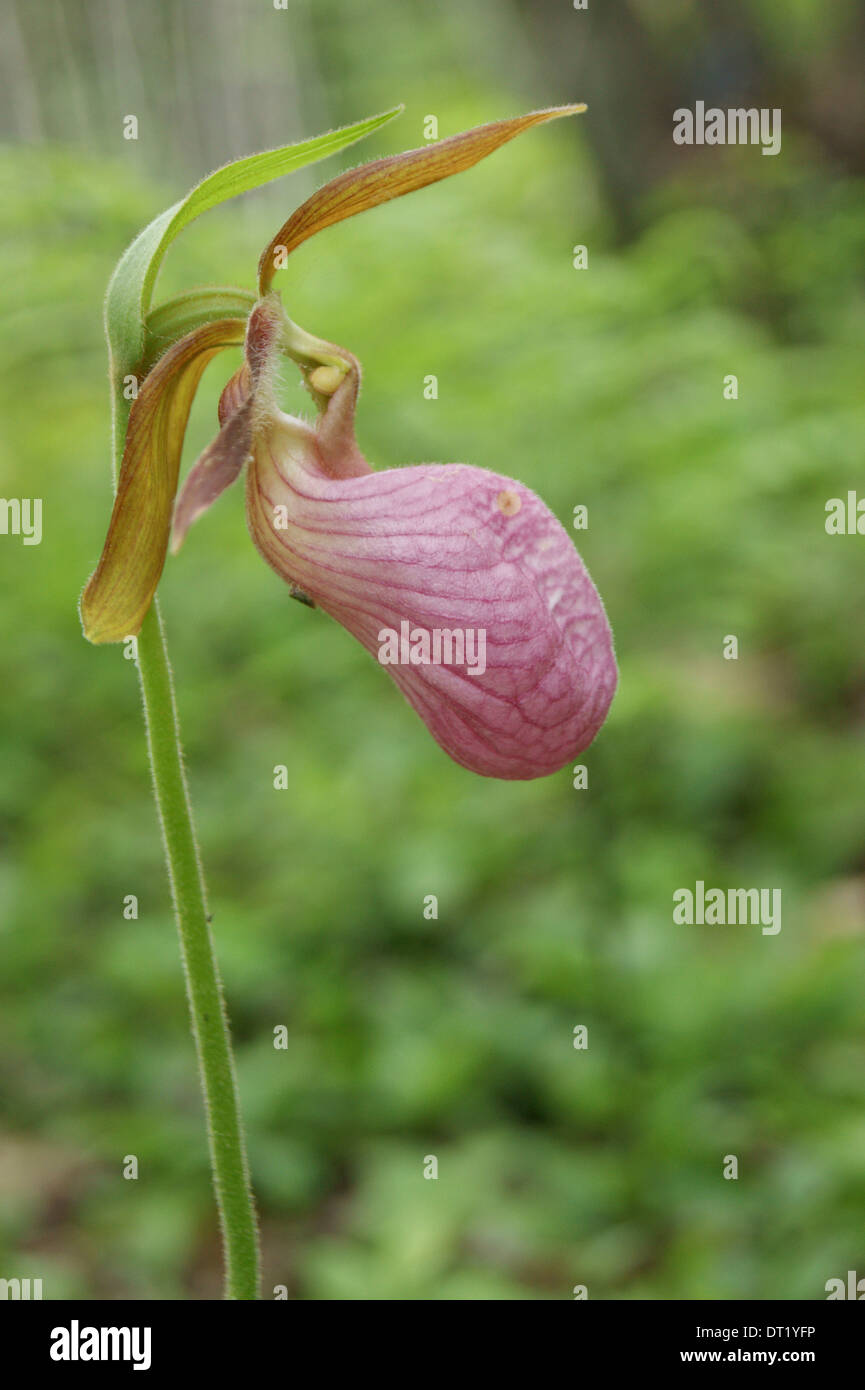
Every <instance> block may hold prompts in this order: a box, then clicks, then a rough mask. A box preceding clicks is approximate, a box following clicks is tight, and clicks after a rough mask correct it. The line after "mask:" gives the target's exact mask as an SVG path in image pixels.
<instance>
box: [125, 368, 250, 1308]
mask: <svg viewBox="0 0 865 1390" xmlns="http://www.w3.org/2000/svg"><path fill="white" fill-rule="evenodd" d="M127 418H128V403H127V402H126V401H124V400H123V398H122V396H121V395H120V394H119V393H118V395H117V396H116V397H115V410H114V427H115V460H117V459H119V457H120V455H121V454H122V450H123V440H124V438H125V426H126V421H127ZM137 664H138V675H139V678H140V682H141V694H142V700H143V703H144V721H145V725H146V729H147V744H148V749H149V753H150V766H151V770H152V773H153V789H154V794H155V797H156V805H157V809H158V811H159V819H160V822H161V825H162V838H163V843H164V846H165V858H166V862H167V865H168V876H169V880H170V882H171V894H172V898H173V901H174V912H175V916H176V919H177V928H178V932H179V935H180V954H181V958H182V961H183V969H184V974H185V977H186V995H187V999H188V1001H189V1014H190V1021H191V1025H192V1036H193V1038H194V1039H195V1048H196V1052H197V1054H198V1070H199V1076H200V1080H201V1090H202V1095H203V1098H204V1108H205V1114H206V1118H207V1138H208V1145H209V1150H210V1163H211V1169H212V1173H213V1189H214V1194H215V1197H216V1206H217V1210H218V1212H219V1224H220V1229H221V1232H222V1244H223V1254H224V1260H225V1296H226V1298H238V1299H256V1298H258V1297H259V1296H260V1273H259V1265H260V1259H259V1249H258V1223H257V1219H256V1214H255V1202H254V1199H253V1195H252V1187H251V1184H250V1179H249V1166H248V1163H247V1157H246V1141H245V1137H244V1132H243V1122H242V1119H241V1115H240V1100H239V1095H238V1089H237V1075H236V1071H235V1065H234V1053H233V1050H232V1046H231V1035H230V1031H229V1026H228V1017H227V1014H226V1011H225V1000H224V997H223V992H222V982H221V980H220V976H219V967H218V964H217V960H216V951H215V948H214V943H213V935H212V933H211V930H210V919H209V916H208V911H207V897H206V889H205V884H204V874H203V872H202V868H201V859H200V856H199V853H198V844H197V841H196V838H195V827H194V823H193V817H192V807H191V804H190V799H189V788H188V786H187V782H186V774H185V772H184V768H183V754H182V750H181V743H180V727H179V723H178V718H177V706H176V703H175V699H174V685H173V681H172V676H171V665H170V663H169V659H168V649H167V646H166V642H165V630H164V628H163V624H162V618H161V616H160V613H159V609H158V606H157V603H156V600H155V599H154V601H153V604H152V605H151V607H150V610H149V612H148V613H147V616H146V617H145V619H144V622H143V624H142V627H141V631H140V633H139V635H138V663H137Z"/></svg>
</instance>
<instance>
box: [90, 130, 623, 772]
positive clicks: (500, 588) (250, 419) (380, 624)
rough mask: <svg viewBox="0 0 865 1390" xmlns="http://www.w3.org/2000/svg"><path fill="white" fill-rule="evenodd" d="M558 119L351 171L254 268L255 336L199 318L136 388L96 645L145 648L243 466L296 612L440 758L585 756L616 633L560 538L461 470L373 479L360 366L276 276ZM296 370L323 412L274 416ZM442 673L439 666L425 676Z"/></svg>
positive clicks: (511, 488)
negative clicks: (158, 609) (310, 612)
mask: <svg viewBox="0 0 865 1390" xmlns="http://www.w3.org/2000/svg"><path fill="white" fill-rule="evenodd" d="M582 109H583V108H581V107H560V108H553V109H550V110H546V111H540V112H534V113H532V114H530V115H528V116H523V117H520V118H517V119H515V120H510V121H500V122H496V123H494V124H492V125H487V126H481V127H478V128H477V129H475V130H472V131H468V132H465V133H464V134H461V135H458V136H455V137H453V138H451V139H448V140H442V141H439V142H437V143H436V144H433V145H429V146H426V147H424V148H422V149H420V150H412V151H409V152H408V153H406V154H402V155H396V156H392V157H390V158H386V159H381V160H377V161H374V162H373V163H371V164H367V165H362V166H360V168H357V169H353V170H349V171H348V172H347V173H345V174H342V175H340V176H339V177H338V178H337V179H335V180H333V181H332V182H331V183H329V184H326V185H325V186H324V187H323V188H322V189H320V190H319V191H318V192H317V193H315V194H313V196H312V197H311V198H310V199H308V200H307V201H306V202H305V203H304V204H303V205H302V206H301V207H300V208H298V209H297V211H296V212H295V213H294V214H293V215H292V217H291V218H290V219H289V220H288V222H286V224H285V225H284V226H283V227H282V228H281V229H280V231H279V232H278V233H277V235H276V236H275V237H274V239H273V240H272V242H271V243H270V245H269V246H268V247H267V248H266V249H265V251H264V253H263V255H262V257H261V260H260V263H259V281H258V296H257V299H256V300H255V301H254V302H253V304H252V305H251V307H250V305H249V303H248V302H247V301H245V300H242V299H241V303H242V307H243V311H244V312H245V313H247V317H246V322H245V325H244V323H243V322H242V320H241V319H240V318H239V317H238V316H236V315H233V316H232V317H230V318H213V317H210V318H207V319H206V321H204V322H201V323H197V324H196V326H195V327H193V328H192V329H191V331H189V332H188V333H185V334H183V336H181V337H179V338H178V339H177V340H176V341H175V342H173V343H172V345H171V346H170V347H169V348H168V350H167V351H166V352H164V354H163V355H162V356H161V357H159V358H158V360H156V361H155V362H154V363H153V365H152V367H151V368H150V370H149V371H148V372H147V374H146V376H145V378H144V381H143V383H142V386H141V389H140V392H139V394H138V396H137V399H136V400H135V402H134V404H133V406H132V410H131V414H130V421H129V429H128V433H127V440H126V448H125V451H124V454H123V459H122V464H121V470H120V478H119V486H118V491H117V497H116V501H115V506H114V512H113V515H112V518H111V524H110V528H109V532H108V537H107V540H106V543H105V549H104V551H103V555H102V558H101V560H100V562H99V566H98V568H97V570H96V572H95V574H94V576H93V578H92V579H91V581H90V583H89V585H88V586H87V589H86V591H85V594H84V597H83V600H82V617H83V621H84V628H85V633H86V635H87V636H88V637H89V638H90V639H91V640H92V641H95V642H110V641H118V640H121V639H122V638H124V637H126V636H128V635H129V634H130V633H134V632H135V631H137V629H138V626H139V625H140V623H141V621H142V619H143V617H144V615H145V613H146V611H147V609H148V607H149V606H150V603H151V600H152V597H153V594H154V592H155V589H156V586H157V584H158V581H159V578H160V575H161V573H162V569H163V565H164V562H165V558H166V553H167V551H168V547H169V535H170V533H173V534H172V538H171V549H172V550H174V551H176V550H177V549H178V548H179V546H180V545H181V543H182V542H183V540H184V538H185V536H186V534H187V531H188V530H189V527H190V525H191V523H192V522H193V521H195V520H196V519H197V518H198V517H199V516H201V514H202V513H203V512H205V511H206V510H207V508H208V507H210V505H211V504H212V503H213V502H214V501H215V499H216V498H217V497H218V496H219V495H220V493H222V492H223V491H224V489H225V488H227V487H228V486H229V485H230V484H231V483H233V482H234V481H235V480H236V479H237V478H238V476H239V475H240V473H241V471H242V470H243V468H244V467H246V511H247V521H248V525H249V530H250V533H251V536H252V539H253V541H254V543H255V546H256V548H257V549H258V551H259V553H260V554H261V556H262V557H263V558H264V559H265V560H266V561H267V563H268V564H269V565H270V566H271V567H272V568H273V569H274V570H275V571H276V573H277V574H278V575H280V577H281V578H282V579H284V580H285V581H286V583H287V584H288V585H289V586H290V589H291V592H292V595H293V596H294V597H297V598H300V599H302V600H303V601H304V602H306V603H307V604H309V605H310V606H312V607H315V608H318V609H321V610H323V611H324V612H325V613H327V614H329V615H330V616H331V617H332V618H335V619H336V621H337V622H339V623H340V624H342V626H343V627H344V628H346V629H347V631H349V632H350V633H351V634H352V635H353V636H354V637H355V638H357V640H358V641H359V642H360V643H361V644H362V645H363V646H364V647H365V648H366V649H367V651H369V652H370V653H372V654H373V655H374V656H376V657H377V658H378V660H379V661H380V662H381V663H382V664H383V665H385V668H386V670H387V671H388V673H389V674H390V675H391V676H392V677H393V679H394V681H395V682H396V684H397V685H398V686H399V688H400V689H401V690H402V692H403V694H404V695H405V697H406V699H407V700H408V701H409V703H410V704H411V705H412V706H413V708H414V709H415V710H416V712H417V713H418V714H419V715H420V717H421V719H422V720H423V721H424V723H425V724H426V725H427V728H428V729H429V731H430V732H431V734H432V735H433V737H434V738H435V739H436V740H437V741H438V743H439V744H440V745H441V747H442V748H443V749H444V750H445V752H447V753H448V754H449V755H450V756H451V757H452V758H453V759H454V760H455V761H456V762H457V763H460V764H462V765H463V766H464V767H466V768H469V769H470V770H471V771H473V772H476V773H480V774H482V775H485V776H489V777H499V778H511V779H513V778H533V777H540V776H545V775H547V774H549V773H553V772H555V771H557V770H558V769H559V768H561V767H563V766H564V765H565V764H566V763H568V762H569V761H570V760H571V759H572V758H573V757H574V756H575V755H576V754H578V753H579V752H581V751H582V750H583V749H584V748H585V747H586V746H587V745H588V744H589V743H591V741H592V739H593V738H594V737H595V735H596V733H597V732H598V730H599V729H600V727H601V725H602V724H603V722H604V719H605V718H606V715H607V711H608V709H609V706H610V702H611V700H612V698H613V694H614V691H615V687H616V662H615V657H614V654H613V644H612V637H611V633H610V627H609V624H608V622H607V618H606V615H605V612H604V608H603V605H602V603H601V600H600V598H599V596H598V592H597V590H596V589H595V586H594V584H593V583H592V581H591V579H590V577H589V575H588V572H587V570H586V568H585V565H584V564H583V562H582V560H581V559H580V556H579V555H578V553H577V551H576V549H575V548H574V545H573V543H572V540H571V538H570V537H569V535H568V534H567V532H566V531H565V529H564V527H563V526H562V525H561V524H560V523H559V522H558V521H557V520H556V518H555V517H554V516H553V514H552V513H551V512H550V511H549V509H548V508H547V507H546V506H545V504H544V503H543V502H542V501H541V500H540V498H539V497H537V496H536V495H535V494H534V493H533V492H531V491H530V490H529V488H528V487H527V486H525V484H524V483H523V482H521V481H516V480H515V479H513V478H509V477H504V476H502V475H501V474H498V473H494V472H489V471H487V470H485V469H482V468H476V467H472V466H470V465H468V464H465V463H454V464H439V463H425V464H420V465H407V466H404V467H400V468H387V469H381V470H373V468H371V466H370V464H369V463H368V462H367V460H366V458H365V457H364V455H363V453H362V452H361V450H360V448H359V446H358V443H357V440H356V437H355V410H356V406H357V401H358V393H359V390H360V383H361V368H360V365H359V363H358V361H357V360H356V358H355V357H354V356H353V355H352V354H351V353H350V352H348V351H347V350H346V349H345V348H343V347H339V346H337V345H335V344H333V343H329V342H325V341H323V340H322V339H319V338H316V337H314V336H313V335H311V334H309V333H306V332H304V330H302V329H301V328H299V327H298V325H297V324H295V323H293V322H292V320H291V319H290V318H289V317H288V315H287V314H286V312H285V311H284V309H283V306H282V303H281V299H280V296H279V295H278V294H277V292H276V291H275V290H274V289H273V287H272V281H273V277H274V273H275V271H276V270H277V269H278V268H281V266H282V265H284V264H285V261H286V259H287V257H288V255H289V254H290V253H291V252H292V251H293V250H295V248H296V247H297V246H299V245H300V244H301V243H302V242H303V241H305V240H306V239H307V238H308V237H310V236H312V235H313V234H315V233H317V232H319V231H321V230H322V229H323V228H325V227H328V226H331V225H333V224H334V223H336V222H338V221H341V220H343V219H344V218H347V217H351V216H354V215H355V214H357V213H358V212H361V211H363V210H364V209H366V208H370V207H374V206H376V205H377V204H378V203H382V202H385V201H387V200H388V199H391V198H395V197H398V196H401V195H403V194H405V193H408V192H411V191H412V190H414V189H417V188H420V187H422V186H424V185H425V184H429V183H432V182H435V181H437V180H439V179H442V178H445V177H447V176H449V175H450V174H453V173H457V172H459V171H460V170H462V169H466V168H469V167H470V166H471V165H472V164H475V163H476V162H477V161H478V160H479V159H481V158H483V157H484V156H485V155H487V154H489V153H491V152H492V150H494V149H496V148H497V147H498V146H499V145H501V144H503V143H505V141H507V140H510V139H512V138H513V137H514V136H515V135H517V134H519V133H520V132H521V131H522V130H525V129H528V128H529V127H530V126H533V125H535V124H538V123H540V122H542V121H547V120H550V119H552V118H554V117H556V116H560V115H565V114H570V113H571V112H573V111H577V110H582ZM241 340H242V341H243V342H244V361H243V365H242V366H241V367H240V369H239V370H238V371H237V372H236V373H235V374H234V376H232V378H231V380H230V381H229V382H228V384H227V385H226V387H225V389H224V390H223V392H222V395H221V398H220V402H219V412H218V413H219V425H220V429H219V433H218V434H217V436H216V438H215V439H214V440H213V442H212V443H211V444H210V445H209V446H208V448H207V449H205V451H204V453H203V454H202V455H201V457H200V458H199V459H198V461H197V462H196V463H195V465H194V466H193V468H192V470H191V472H190V473H189V476H188V478H187V479H186V482H185V484H184V486H183V488H182V490H181V491H180V494H179V497H177V499H176V502H175V494H176V492H177V485H178V473H179V465H180V455H181V449H182V443H183V435H184V431H185V427H186V422H187V419H188V415H189V409H190V405H191V402H192V399H193V396H194V393H195V390H196V387H197V385H198V382H199V380H200V377H201V374H202V372H203V370H204V367H205V365H206V364H207V362H208V361H209V360H210V359H211V358H212V357H213V355H214V354H215V353H216V352H218V351H219V350H220V349H221V348H223V347H225V346H229V345H232V344H236V343H238V342H240V341H241ZM285 357H288V358H290V359H292V360H293V361H294V362H295V363H296V364H297V366H298V367H299V369H300V372H301V375H302V377H303V380H304V383H305V385H306V387H307V389H308V390H309V392H310V395H311V396H312V399H313V401H314V403H315V407H316V409H317V412H318V414H317V419H316V420H315V422H314V423H310V422H308V421H306V420H304V419H301V418H298V417H295V416H291V415H288V414H285V413H284V412H283V411H282V410H281V409H280V407H279V404H278V402H277V396H276V389H275V381H276V377H277V372H278V368H279V366H280V364H281V361H282V360H283V359H284V358H285ZM436 654H438V659H436Z"/></svg>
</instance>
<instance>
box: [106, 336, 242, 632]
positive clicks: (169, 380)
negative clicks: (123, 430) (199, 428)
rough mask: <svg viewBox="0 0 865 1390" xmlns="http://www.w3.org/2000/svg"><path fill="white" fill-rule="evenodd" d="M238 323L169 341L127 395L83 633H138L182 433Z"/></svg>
mask: <svg viewBox="0 0 865 1390" xmlns="http://www.w3.org/2000/svg"><path fill="white" fill-rule="evenodd" d="M242 341H243V324H242V323H241V322H239V321H237V320H234V319H220V320H219V321H217V322H216V323H208V324H205V325H203V326H202V327H201V328H197V329H195V330H194V331H193V332H192V333H188V334H187V335H186V337H185V338H181V339H180V341H179V342H177V343H175V344H174V346H173V347H172V348H170V349H169V351H168V352H167V353H165V355H164V356H163V357H161V358H160V359H159V361H158V362H157V364H156V366H155V367H154V368H153V370H152V371H151V372H149V373H148V375H147V376H146V377H145V379H144V381H143V383H142V385H141V389H140V391H139V394H138V397H137V399H136V400H135V401H134V402H133V405H132V410H131V411H130V415H129V425H128V429H127V434H126V447H125V449H124V453H123V459H122V462H121V465H120V477H119V480H118V485H117V495H116V497H115V499H114V510H113V511H112V514H111V522H110V524H109V527H108V535H107V537H106V540H105V546H104V548H103V551H102V556H101V558H100V561H99V564H98V565H97V567H96V570H95V572H94V574H93V575H92V577H91V579H90V581H89V583H88V585H87V587H86V589H85V590H84V594H83V596H82V599H81V620H82V623H83V626H84V635H85V636H86V637H87V638H89V640H90V641H91V642H120V641H122V640H123V638H124V637H127V636H129V635H130V634H131V633H136V632H138V630H139V628H140V627H141V623H142V621H143V620H144V615H145V613H146V612H147V610H148V608H149V607H150V603H151V600H152V598H153V595H154V593H155V591H156V586H157V584H158V583H159V577H160V575H161V574H162V568H163V565H164V564H165V555H166V551H167V549H168V535H169V530H170V527H171V513H172V509H173V506H174V495H175V493H176V491H177V475H178V471H179V468H180V455H181V451H182V449H183V437H184V434H185V431H186V424H187V421H188V419H189V411H190V407H191V405H192V401H193V398H194V396H195V392H196V390H197V388H198V383H199V381H200V380H201V375H202V372H203V371H204V369H205V367H206V366H207V364H208V362H209V361H210V360H211V358H212V357H214V356H215V355H216V353H217V352H220V351H221V350H222V349H223V348H225V347H231V346H233V345H235V344H237V343H239V342H242Z"/></svg>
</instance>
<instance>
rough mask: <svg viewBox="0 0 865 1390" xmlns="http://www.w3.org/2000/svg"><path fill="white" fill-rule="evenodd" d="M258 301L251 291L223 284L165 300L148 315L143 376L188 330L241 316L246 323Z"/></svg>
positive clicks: (142, 360)
mask: <svg viewBox="0 0 865 1390" xmlns="http://www.w3.org/2000/svg"><path fill="white" fill-rule="evenodd" d="M255 304H256V297H255V295H254V294H253V293H252V291H251V290H238V289H234V288H228V289H226V288H223V287H222V286H220V287H210V286H208V287H207V288H206V289H199V290H187V292H186V294H179V295H178V296H177V298H176V299H166V300H165V302H164V303H163V304H160V305H159V306H158V308H156V309H153V310H151V312H150V313H149V314H148V315H147V321H146V324H145V328H146V335H145V342H144V353H143V356H142V359H141V371H140V374H141V376H142V377H144V376H146V375H147V373H148V372H149V371H150V370H151V368H152V367H154V366H155V365H156V363H157V362H158V361H159V359H160V357H161V356H162V354H163V353H164V352H167V351H168V349H169V348H170V347H173V345H174V344H175V343H177V342H179V341H180V339H181V338H185V337H186V335H187V333H192V332H193V331H194V330H195V329H196V328H201V327H202V326H203V325H204V324H205V323H213V321H214V320H215V319H241V320H242V321H243V322H244V323H245V322H246V320H247V319H248V318H249V315H250V314H251V313H252V311H253V309H254V308H255Z"/></svg>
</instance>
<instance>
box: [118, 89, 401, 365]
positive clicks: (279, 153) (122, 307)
mask: <svg viewBox="0 0 865 1390" xmlns="http://www.w3.org/2000/svg"><path fill="white" fill-rule="evenodd" d="M402 109H403V108H402V106H395V107H394V108H393V109H392V110H391V111H385V112H383V113H382V114H381V115H379V116H370V117H369V118H368V119H367V120H363V121H357V122H355V124H354V125H349V126H344V127H343V128H342V129H341V130H333V131H330V132H329V133H328V134H327V135H318V136H316V138H315V139H313V140H304V141H301V142H300V143H299V144H296V145H283V146H282V147H281V148H279V149H276V150H265V151H263V152H262V153H261V154H252V155H247V156H246V158H244V159H238V160H236V161H235V162H234V163H233V164H226V165H225V166H224V168H222V169H217V170H216V172H215V173H213V174H209V175H208V177H207V178H206V179H204V180H203V181H202V182H201V183H199V184H197V185H196V187H195V188H193V189H192V191H191V193H188V194H187V196H186V197H185V198H183V199H181V201H180V202H179V203H175V204H174V206H173V207H170V208H167V209H166V211H165V212H163V213H161V214H160V215H159V217H157V218H155V219H154V221H153V222H151V223H150V225H149V226H148V227H145V228H144V231H143V232H141V233H139V235H138V236H137V237H136V238H135V240H134V241H133V243H132V245H131V246H130V247H129V248H128V249H127V250H126V252H125V253H124V255H123V256H122V257H121V259H120V261H119V263H118V265H117V268H116V269H115V271H114V274H113V276H112V277H111V282H110V284H109V286H108V295H107V299H106V303H105V327H106V332H107V334H108V346H109V350H110V353H111V369H112V376H113V378H114V380H115V382H117V381H118V380H119V379H122V378H123V377H124V376H126V375H127V374H128V373H130V372H134V371H135V370H136V368H138V367H139V366H140V359H141V356H142V353H143V350H144V321H145V319H146V317H147V314H148V311H149V309H150V301H151V297H152V295H153V286H154V284H155V282H156V276H157V274H158V273H159V267H160V266H161V264H162V260H163V258H164V256H165V253H166V251H167V250H168V247H169V246H170V245H171V243H172V241H173V240H174V238H175V237H176V236H177V234H178V232H181V231H182V230H183V228H184V227H186V226H188V225H189V223H190V222H191V221H192V220H193V218H195V217H198V216H200V214H201V213H202V212H207V211H208V209H209V208H213V207H216V206H217V205H218V204H219V203H223V202H225V201H226V200H227V199H228V198H234V197H236V196H237V194H238V193H246V192H248V191H249V190H250V189H252V188H260V187H261V185H262V184H265V183H269V182H270V181H271V179H276V178H280V177H281V176H282V175H283V174H289V173H292V172H293V171H294V170H295V169H302V168H303V167H304V165H307V164H314V163H315V162H316V161H317V160H319V159H325V158H326V157H327V156H328V155H330V154H336V153H337V151H338V150H342V149H345V147H346V146H347V145H352V144H354V143H355V141H357V140H361V139H363V137H364V136H365V135H370V134H371V133H372V132H373V131H374V130H378V128H379V126H383V125H384V124H385V123H386V122H387V121H389V120H392V119H393V117H394V116H397V115H399V113H400V112H401V111H402Z"/></svg>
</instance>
